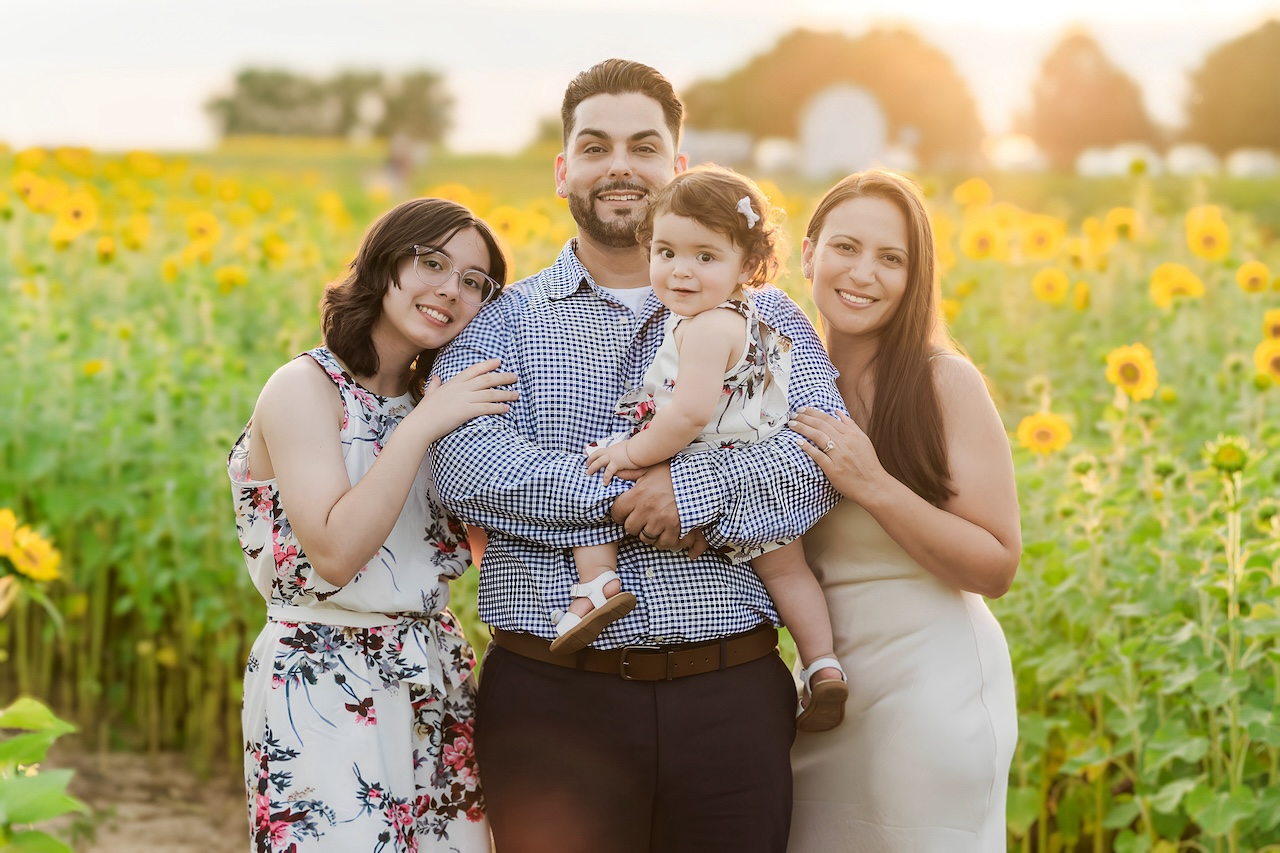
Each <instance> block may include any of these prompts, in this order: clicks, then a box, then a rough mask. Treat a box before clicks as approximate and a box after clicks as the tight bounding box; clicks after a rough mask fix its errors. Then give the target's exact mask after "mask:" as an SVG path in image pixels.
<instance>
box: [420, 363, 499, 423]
mask: <svg viewBox="0 0 1280 853" xmlns="http://www.w3.org/2000/svg"><path fill="white" fill-rule="evenodd" d="M501 366H502V362H501V361H500V360H498V359H496V358H491V359H489V360H487V361H481V362H479V363H477V364H473V365H471V366H470V367H468V368H467V369H466V370H462V371H459V372H458V374H457V375H456V376H454V377H453V378H452V379H450V380H449V381H448V382H441V381H440V377H439V376H433V377H431V382H430V383H429V384H428V385H427V387H426V390H424V391H423V392H422V399H421V400H419V401H418V405H417V406H415V407H414V410H413V412H411V413H410V414H409V418H413V417H414V416H415V415H416V416H417V417H418V418H419V419H421V420H423V421H427V422H428V423H429V424H430V426H429V427H428V432H429V433H430V439H429V440H431V441H435V440H436V439H437V438H440V437H441V436H444V435H447V434H448V433H450V432H452V431H453V430H455V429H457V428H458V427H460V426H462V425H463V424H465V423H466V422H467V421H469V420H471V419H472V418H478V417H480V416H482V415H502V414H506V413H507V412H508V411H510V409H511V406H510V405H509V404H510V402H511V401H513V400H516V399H518V398H519V397H520V394H519V393H518V392H517V391H514V390H509V391H508V390H503V388H502V387H501V386H503V385H514V384H515V382H516V375H515V374H514V373H495V372H494V371H495V370H497V368H499V367H501ZM407 420H408V418H406V421H407Z"/></svg>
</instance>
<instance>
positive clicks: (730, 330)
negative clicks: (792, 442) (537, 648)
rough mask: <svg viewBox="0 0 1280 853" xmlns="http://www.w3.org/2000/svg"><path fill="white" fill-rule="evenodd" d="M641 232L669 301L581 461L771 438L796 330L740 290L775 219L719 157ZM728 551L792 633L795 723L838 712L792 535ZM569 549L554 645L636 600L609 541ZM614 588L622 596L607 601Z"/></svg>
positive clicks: (818, 724)
mask: <svg viewBox="0 0 1280 853" xmlns="http://www.w3.org/2000/svg"><path fill="white" fill-rule="evenodd" d="M638 234H639V239H640V242H641V243H642V244H643V245H648V246H650V250H649V277H650V281H651V283H652V285H653V293H654V295H655V296H657V297H658V300H659V301H660V302H661V303H662V304H663V305H665V306H666V307H667V308H668V310H669V312H670V313H669V314H668V315H667V320H666V327H665V328H664V329H663V337H662V346H660V347H659V348H658V354H657V356H656V357H655V358H654V360H653V364H651V365H650V366H649V370H648V371H647V372H646V373H645V379H644V385H643V386H641V387H640V388H637V389H635V390H633V391H629V392H628V393H627V394H626V395H624V396H623V398H622V400H621V401H620V402H619V404H618V408H617V413H618V414H619V415H620V416H622V417H624V418H626V419H627V420H628V421H631V422H633V423H634V424H635V427H634V429H632V430H630V431H627V432H623V433H616V434H615V435H613V436H611V437H609V438H608V439H606V440H605V441H603V442H601V443H593V444H592V445H588V450H589V459H588V465H587V473H588V474H594V473H595V472H596V471H603V472H604V478H605V485H608V484H609V480H610V479H611V478H612V477H613V475H614V474H616V473H618V472H619V471H633V470H638V469H641V468H648V467H649V466H651V465H657V464H658V463H660V462H665V461H666V460H667V459H669V458H670V457H671V456H674V455H675V454H677V453H703V452H708V451H729V450H735V449H737V448H741V447H747V446H749V445H752V444H755V443H757V442H760V441H764V440H767V439H769V438H772V437H773V436H775V435H777V434H778V433H779V432H781V431H782V430H783V429H785V428H786V424H787V419H788V417H789V414H788V408H787V374H788V373H790V370H791V341H789V340H787V339H786V338H785V337H783V336H781V335H779V334H778V333H777V332H776V331H774V330H773V329H772V328H770V326H769V325H768V324H767V323H765V322H764V321H762V320H761V319H760V317H759V315H758V314H756V310H755V306H754V304H753V302H752V299H751V296H750V295H749V292H750V291H752V290H756V289H758V288H760V287H762V286H763V285H765V284H766V283H768V282H769V280H770V279H771V278H772V277H773V276H774V275H775V274H776V273H777V271H778V267H779V265H780V263H781V259H780V257H779V249H780V247H779V245H778V227H777V223H776V221H775V220H774V217H773V216H772V212H771V210H770V208H769V203H768V201H766V200H765V198H764V195H763V194H762V193H761V192H760V189H759V188H758V187H757V186H756V185H755V184H754V183H752V182H751V181H749V180H748V179H746V178H744V177H742V176H741V175H737V174H734V173H733V172H731V171H729V170H727V169H720V168H714V167H700V168H696V169H691V170H689V171H687V172H683V173H682V174H679V175H676V177H675V180H673V181H672V182H671V183H669V184H667V186H666V187H664V188H663V189H662V190H661V191H659V192H658V194H657V195H655V196H654V197H653V199H652V200H651V201H650V203H649V209H648V213H647V215H646V216H645V219H644V221H643V222H642V223H641V225H640V229H639V232H638ZM640 535H641V537H642V538H643V537H644V530H643V529H642V530H641V531H640ZM732 556H733V558H734V559H736V560H738V561H741V560H745V559H751V568H752V570H753V571H755V573H756V574H757V575H759V577H760V580H761V581H763V582H764V586H765V589H767V590H768V591H769V597H770V598H772V599H773V601H774V604H776V605H777V607H778V613H779V614H780V615H781V616H782V619H783V622H784V624H786V625H787V627H788V628H789V629H790V630H791V636H792V637H793V638H794V639H795V643H796V649H797V650H798V652H799V654H800V660H801V662H802V663H803V664H804V667H805V669H803V670H802V680H803V682H804V684H805V688H806V692H807V693H808V694H809V695H808V696H807V697H805V698H804V699H803V705H802V706H801V708H800V709H799V710H798V715H797V717H796V727H797V728H799V729H801V730H805V731H823V730H825V729H829V728H831V727H832V726H836V725H839V723H840V721H841V719H843V717H844V700H845V699H846V698H847V696H848V694H849V689H848V687H847V686H846V685H845V682H844V670H843V669H842V668H841V666H840V662H839V661H838V660H836V659H835V658H834V657H833V654H834V651H833V647H832V641H831V619H830V617H829V616H828V615H827V604H826V602H825V601H824V600H823V598H822V589H821V587H819V586H818V581H817V579H816V578H814V576H813V572H812V571H810V570H809V566H808V564H806V563H805V561H804V548H803V547H802V546H801V545H800V540H798V539H791V540H788V541H786V542H774V543H769V544H768V545H764V546H759V547H752V548H739V549H735V551H734V553H733V555H732ZM573 559H574V564H575V565H576V566H577V570H578V583H577V584H575V585H574V589H573V590H571V594H572V595H573V596H574V600H573V603H572V604H571V605H570V606H569V612H568V613H567V614H565V615H564V616H563V617H562V618H561V619H559V620H558V621H557V622H556V634H557V635H558V636H557V639H556V640H554V641H553V642H552V643H551V650H552V651H553V652H558V653H561V654H564V653H570V652H576V651H577V650H579V649H581V648H582V647H584V646H586V645H588V644H589V643H591V642H592V641H593V640H595V638H596V637H597V636H598V635H599V633H600V631H601V630H602V629H603V628H604V626H605V625H607V624H608V623H609V622H612V621H613V620H614V619H617V618H620V616H621V615H625V613H626V612H628V611H630V609H631V605H634V604H635V596H634V595H632V594H631V593H629V592H625V591H622V590H621V587H620V585H619V583H618V575H617V573H616V572H615V571H614V569H615V568H616V567H617V565H618V543H617V542H606V543H604V544H601V545H584V546H581V547H578V548H574V549H573ZM610 586H612V587H614V589H613V590H612V591H611V592H610V591H609V587H610ZM619 598H623V599H624V600H625V601H626V605H627V606H625V609H623V608H616V607H612V605H613V603H614V602H616V601H618V599H619ZM619 610H621V611H622V612H621V613H619V612H618V611H619ZM615 614H617V615H615ZM602 617H603V618H602ZM557 646H559V648H557ZM814 676H821V677H820V678H815V677H814Z"/></svg>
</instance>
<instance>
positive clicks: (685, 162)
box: [676, 152, 689, 175]
mask: <svg viewBox="0 0 1280 853" xmlns="http://www.w3.org/2000/svg"><path fill="white" fill-rule="evenodd" d="M687 168H689V157H688V155H687V154H685V153H684V152H681V153H679V154H677V155H676V174H677V175H678V174H680V173H681V172H683V171H684V170H685V169H687Z"/></svg>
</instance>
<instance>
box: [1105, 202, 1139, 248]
mask: <svg viewBox="0 0 1280 853" xmlns="http://www.w3.org/2000/svg"><path fill="white" fill-rule="evenodd" d="M1102 227H1103V228H1104V229H1105V230H1106V233H1107V235H1108V236H1109V237H1110V238H1111V239H1113V240H1117V241H1127V242H1132V241H1134V240H1136V239H1138V236H1139V234H1141V220H1140V219H1139V218H1138V211H1136V210H1134V209H1133V208H1132V207H1113V208H1111V209H1110V210H1108V211H1107V215H1106V216H1104V217H1103V218H1102Z"/></svg>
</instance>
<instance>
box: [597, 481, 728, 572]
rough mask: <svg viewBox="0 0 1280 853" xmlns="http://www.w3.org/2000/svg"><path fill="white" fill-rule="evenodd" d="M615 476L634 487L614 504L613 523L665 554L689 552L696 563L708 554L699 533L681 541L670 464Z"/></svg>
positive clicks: (678, 515) (705, 543)
mask: <svg viewBox="0 0 1280 853" xmlns="http://www.w3.org/2000/svg"><path fill="white" fill-rule="evenodd" d="M617 476H620V477H624V478H625V479H628V480H634V481H635V485H634V486H632V487H631V488H630V489H628V490H627V491H626V492H624V493H623V494H621V495H619V496H618V497H617V498H616V499H615V500H614V502H613V510H612V515H613V520H614V521H616V522H618V523H619V524H621V525H622V527H623V529H624V530H626V531H627V532H628V533H630V534H631V535H632V536H637V537H639V539H640V541H641V542H643V543H644V544H646V545H651V546H653V547H654V548H661V549H662V550H664V551H688V552H689V559H691V560H696V559H697V558H698V557H701V556H702V555H703V554H704V553H706V550H707V540H706V539H705V538H704V537H703V535H702V531H701V530H693V531H691V532H690V533H689V535H688V536H685V537H684V538H683V539H682V538H681V537H680V512H679V510H678V509H677V507H676V494H675V490H674V488H673V487H672V485H671V463H669V462H663V463H662V464H660V465H654V466H652V467H649V468H645V469H643V470H642V471H635V472H633V471H624V472H619V473H618V474H617Z"/></svg>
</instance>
